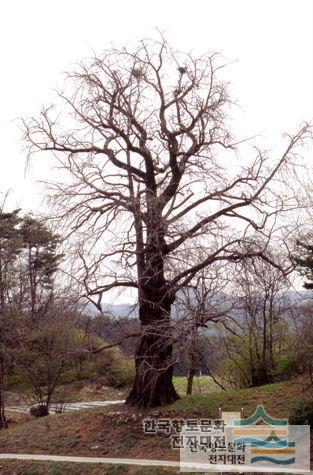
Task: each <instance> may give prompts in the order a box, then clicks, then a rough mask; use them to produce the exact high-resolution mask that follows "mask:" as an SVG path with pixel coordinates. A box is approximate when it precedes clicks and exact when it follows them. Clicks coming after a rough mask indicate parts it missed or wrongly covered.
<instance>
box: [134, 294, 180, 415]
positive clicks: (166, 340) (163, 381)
mask: <svg viewBox="0 0 313 475" xmlns="http://www.w3.org/2000/svg"><path fill="white" fill-rule="evenodd" d="M155 293H156V292H155V291H154V295H152V292H151V293H150V300H149V298H148V296H147V294H146V298H145V299H143V298H141V299H140V304H139V317H140V320H141V324H142V335H141V337H140V339H139V341H138V345H137V349H136V356H135V364H136V377H135V381H134V384H133V388H132V390H131V392H130V394H129V395H128V397H127V399H126V404H128V405H130V406H137V407H155V406H160V405H166V404H171V403H173V402H175V401H176V400H177V399H179V396H178V394H177V393H176V390H175V388H174V385H173V382H172V377H173V337H172V335H171V322H170V309H171V305H172V300H173V299H170V298H168V296H166V295H163V298H160V297H159V298H158V299H157V301H156V299H155V297H156V295H155ZM152 299H153V300H154V303H152Z"/></svg>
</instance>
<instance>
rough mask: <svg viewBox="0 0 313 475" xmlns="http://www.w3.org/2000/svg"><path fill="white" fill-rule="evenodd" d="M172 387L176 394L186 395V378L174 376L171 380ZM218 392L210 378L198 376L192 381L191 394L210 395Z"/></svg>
mask: <svg viewBox="0 0 313 475" xmlns="http://www.w3.org/2000/svg"><path fill="white" fill-rule="evenodd" d="M173 382H174V386H175V389H176V391H177V392H178V394H180V395H182V394H186V390H187V378H186V376H175V377H174V378H173ZM214 391H220V388H219V386H218V385H217V384H216V383H215V382H214V381H213V379H212V378H211V377H210V376H199V377H195V378H194V380H193V393H212V392H214Z"/></svg>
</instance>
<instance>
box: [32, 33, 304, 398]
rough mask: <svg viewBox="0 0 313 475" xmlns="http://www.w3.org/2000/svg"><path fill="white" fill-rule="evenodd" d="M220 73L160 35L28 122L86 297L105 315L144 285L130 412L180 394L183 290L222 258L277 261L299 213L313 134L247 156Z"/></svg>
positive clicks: (86, 69) (94, 65) (83, 75)
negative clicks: (112, 300)
mask: <svg viewBox="0 0 313 475" xmlns="http://www.w3.org/2000/svg"><path fill="white" fill-rule="evenodd" d="M222 67H223V65H222V64H221V60H220V57H219V56H218V55H217V54H215V53H208V54H204V55H202V56H200V57H198V58H195V57H194V56H192V55H190V54H182V53H179V52H176V51H174V50H173V49H172V48H171V47H170V46H169V45H168V43H167V41H166V40H165V39H164V38H163V37H161V38H160V41H153V40H143V41H142V42H141V43H140V44H139V45H138V47H136V48H134V49H127V48H124V49H121V50H119V49H114V48H112V49H110V50H107V51H105V52H104V54H103V55H101V56H96V57H95V58H93V59H91V60H90V61H89V62H85V63H83V64H81V65H80V66H79V67H78V68H77V70H76V71H75V72H72V73H68V74H67V79H66V83H65V87H64V90H63V91H62V92H60V93H59V98H60V100H61V104H62V105H61V106H59V105H57V106H55V107H54V106H51V107H48V108H45V109H43V110H42V112H41V114H40V116H39V118H34V119H30V120H24V121H23V124H24V130H25V135H26V139H27V141H28V143H29V146H30V153H33V152H36V151H39V152H41V151H45V152H48V153H50V154H53V156H54V157H55V160H56V162H57V165H58V167H60V168H61V172H62V180H61V181H60V182H58V183H53V184H52V183H50V188H51V191H52V196H53V204H54V206H55V209H56V214H57V216H58V217H61V218H62V219H63V222H64V223H66V226H67V229H68V234H72V233H75V236H76V238H77V255H78V256H79V257H80V265H79V266H78V265H77V264H75V265H76V267H75V277H76V279H77V280H78V281H79V282H81V283H82V284H83V286H84V289H85V294H86V296H88V298H96V297H97V296H99V299H98V301H97V302H96V303H98V305H99V306H100V303H101V298H102V295H103V293H104V292H107V291H110V290H111V289H113V288H117V287H122V288H124V287H132V288H135V289H138V302H139V317H140V321H141V324H142V329H143V334H142V337H141V338H140V340H139V342H138V348H137V356H136V369H137V373H136V380H135V383H134V387H133V389H132V391H131V393H130V395H129V397H128V400H127V402H128V403H129V404H135V405H139V406H153V405H158V404H167V403H170V402H173V401H174V400H175V399H177V397H178V396H177V394H176V392H175V389H174V387H173V385H172V381H171V378H172V364H173V361H172V343H173V339H174V338H175V328H174V325H173V323H172V322H171V319H170V310H171V306H172V304H173V302H174V300H175V294H176V292H177V291H178V290H179V289H180V288H182V287H185V286H186V285H188V284H189V283H190V282H191V281H192V279H193V278H194V277H195V276H197V273H198V272H199V271H201V269H203V268H205V267H206V266H208V265H210V264H212V263H214V262H217V261H229V262H238V261H240V260H242V259H244V258H246V257H259V258H262V259H264V260H266V261H268V262H271V263H272V264H273V265H275V262H272V260H271V258H270V257H269V256H268V255H267V252H266V250H267V242H268V240H269V239H271V238H272V237H273V236H275V238H277V239H280V238H281V237H282V232H281V229H280V228H281V222H279V221H278V220H277V217H278V215H284V213H285V212H286V211H292V210H295V209H297V208H298V207H299V206H300V204H299V197H298V188H297V185H296V184H295V183H296V182H295V180H294V171H295V165H296V162H297V159H298V156H297V151H298V148H299V147H300V146H302V144H303V142H304V141H305V140H306V139H308V138H309V137H310V135H311V130H310V127H309V126H308V125H304V126H303V127H301V128H300V129H299V130H298V131H297V132H296V133H295V134H293V135H286V137H285V139H286V143H285V149H284V150H283V151H282V153H281V155H280V156H275V157H271V156H270V155H269V154H268V153H267V152H265V151H262V150H259V149H256V148H254V149H253V150H252V147H251V149H249V154H250V156H249V157H248V158H244V159H240V158H239V156H238V144H237V145H236V144H235V143H234V140H233V138H232V136H231V133H230V131H229V128H228V123H227V122H228V113H229V109H230V105H231V100H230V98H229V96H228V92H227V83H225V82H223V81H222V80H220V79H219V70H220V69H221V68H222ZM245 153H246V154H247V151H245ZM200 249H201V252H200V251H199V250H200ZM76 262H77V261H76ZM174 269H175V271H174Z"/></svg>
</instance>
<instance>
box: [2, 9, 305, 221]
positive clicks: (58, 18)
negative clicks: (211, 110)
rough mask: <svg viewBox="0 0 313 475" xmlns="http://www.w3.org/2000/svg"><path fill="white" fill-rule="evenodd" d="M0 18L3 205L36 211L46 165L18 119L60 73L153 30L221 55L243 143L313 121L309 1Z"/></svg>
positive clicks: (180, 44) (274, 138) (44, 96)
mask: <svg viewBox="0 0 313 475" xmlns="http://www.w3.org/2000/svg"><path fill="white" fill-rule="evenodd" d="M0 14H1V20H2V25H1V30H0V44H1V71H2V74H1V88H0V95H1V96H0V104H1V108H0V143H1V160H2V162H1V163H2V166H1V174H0V192H5V191H7V190H8V189H12V190H13V191H12V193H11V195H10V201H9V204H10V205H11V206H20V207H22V208H23V210H24V211H29V210H33V211H34V212H38V211H39V212H40V209H41V206H42V205H41V202H42V196H43V195H42V192H41V189H40V187H39V186H38V185H37V184H36V180H38V179H46V178H47V177H48V176H49V168H48V164H47V162H48V160H47V161H45V160H44V159H43V158H42V157H41V159H40V160H35V161H34V162H33V165H32V167H31V168H30V170H28V172H27V174H26V176H25V173H24V172H25V161H26V154H25V152H23V150H22V146H23V144H22V143H21V141H20V135H21V134H20V131H19V130H18V127H17V125H16V123H14V119H15V118H17V117H21V116H23V117H28V116H30V115H36V114H37V113H38V110H39V109H40V106H41V104H47V103H49V102H51V101H53V92H52V91H53V89H54V88H56V87H57V84H58V83H59V84H60V83H61V81H62V71H65V70H67V69H72V66H73V64H74V63H75V62H77V61H79V60H80V59H82V58H84V57H88V56H89V55H90V54H92V50H95V51H96V52H101V51H102V49H104V48H105V47H107V46H109V45H110V42H113V43H115V44H116V45H117V46H119V45H124V44H125V43H128V42H131V41H134V40H136V39H141V38H142V37H145V36H151V35H153V34H154V31H153V30H154V29H155V28H156V27H158V28H159V29H161V30H164V31H165V32H166V36H167V38H168V40H169V41H170V42H171V43H172V44H173V46H174V47H176V48H177V49H181V50H187V51H189V50H191V49H194V50H196V51H201V52H204V51H206V50H213V51H214V50H217V51H220V52H222V53H223V55H224V57H225V59H226V61H230V62H233V64H230V66H229V67H228V79H229V80H230V81H231V91H232V96H233V98H234V99H235V100H237V101H238V102H239V104H240V105H241V106H242V107H241V108H240V109H239V108H238V109H237V111H236V115H235V121H234V124H235V126H236V129H237V131H238V133H239V136H240V137H243V136H250V135H254V134H261V135H262V139H261V138H260V141H261V143H262V144H263V145H265V146H266V147H271V146H274V145H275V144H276V143H278V142H279V141H280V136H281V133H282V132H284V131H290V132H292V131H294V130H295V129H296V128H297V126H298V125H299V123H300V122H301V121H303V120H311V119H312V118H313V28H312V24H313V2H312V1H311V0H297V1H295V0H292V1H291V0H253V1H251V0H193V1H192V2H190V1H188V2H187V1H185V0H158V1H154V2H152V1H150V2H148V1H143V0H132V1H130V0H115V1H105V0H89V1H88V2H87V1H82V0H62V1H61V0H54V1H47V0H46V1H42V0H41V1H40V0H27V1H25V0H3V1H2V2H1V6H0Z"/></svg>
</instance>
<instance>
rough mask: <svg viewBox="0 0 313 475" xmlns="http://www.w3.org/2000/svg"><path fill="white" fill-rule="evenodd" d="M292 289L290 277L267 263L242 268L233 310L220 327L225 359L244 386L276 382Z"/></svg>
mask: <svg viewBox="0 0 313 475" xmlns="http://www.w3.org/2000/svg"><path fill="white" fill-rule="evenodd" d="M276 259H277V261H279V256H276ZM281 266H282V267H287V264H285V265H284V264H283V263H281ZM290 288H291V282H290V280H289V279H288V278H287V276H286V275H284V274H282V273H281V272H280V271H279V270H278V269H276V268H274V267H273V266H271V265H269V264H268V263H267V262H264V261H263V262H262V261H257V260H255V259H249V260H247V261H246V262H245V263H244V265H243V266H242V267H241V269H240V273H239V274H238V276H237V283H236V288H235V290H234V291H235V293H234V295H233V299H234V308H233V311H232V312H230V314H229V315H228V318H227V319H224V320H223V322H222V325H221V326H220V328H222V330H221V334H222V335H223V337H222V342H223V346H224V353H225V356H226V358H228V359H229V360H230V361H232V363H233V366H234V367H235V368H236V370H237V372H238V374H239V375H240V377H239V378H238V379H240V380H241V381H242V382H243V384H244V385H247V386H252V387H253V386H261V385H264V384H269V383H272V382H273V379H274V374H275V369H276V368H277V356H278V355H279V354H281V353H282V352H283V351H284V349H285V345H286V341H287V338H288V314H289V312H290V311H291V310H292V309H293V307H294V305H295V302H294V301H293V300H291V299H290V298H289V291H290Z"/></svg>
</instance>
